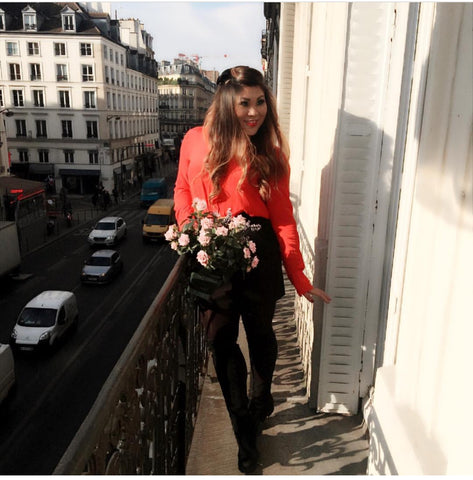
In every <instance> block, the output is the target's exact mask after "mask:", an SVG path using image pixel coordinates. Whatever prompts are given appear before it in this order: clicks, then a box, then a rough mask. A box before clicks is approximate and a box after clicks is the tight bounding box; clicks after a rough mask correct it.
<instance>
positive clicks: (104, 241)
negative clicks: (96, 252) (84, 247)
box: [87, 217, 127, 247]
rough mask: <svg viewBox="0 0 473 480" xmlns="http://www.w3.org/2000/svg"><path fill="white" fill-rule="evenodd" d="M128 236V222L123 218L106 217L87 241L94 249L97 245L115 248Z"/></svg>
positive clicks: (96, 226) (100, 221) (99, 222)
mask: <svg viewBox="0 0 473 480" xmlns="http://www.w3.org/2000/svg"><path fill="white" fill-rule="evenodd" d="M126 234H127V228H126V222H125V220H123V218H122V217H105V218H102V219H101V220H99V221H98V222H97V224H96V225H95V227H94V228H93V230H92V231H91V232H90V233H89V238H88V239H87V240H88V242H89V245H90V246H92V247H93V246H95V245H106V246H113V245H116V244H117V243H118V242H119V241H120V240H121V239H122V238H124V237H126Z"/></svg>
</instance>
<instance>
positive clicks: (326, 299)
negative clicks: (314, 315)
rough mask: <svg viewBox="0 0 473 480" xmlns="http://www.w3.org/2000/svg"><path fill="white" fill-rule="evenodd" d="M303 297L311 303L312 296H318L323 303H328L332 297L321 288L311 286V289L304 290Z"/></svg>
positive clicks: (312, 300)
mask: <svg viewBox="0 0 473 480" xmlns="http://www.w3.org/2000/svg"><path fill="white" fill-rule="evenodd" d="M304 297H305V298H307V300H309V302H312V303H314V297H319V298H320V299H321V300H322V301H323V302H325V303H330V302H331V301H332V299H331V298H330V297H329V296H328V295H327V294H326V293H325V292H324V291H323V290H321V289H320V288H315V287H314V288H312V290H309V291H308V292H305V293H304Z"/></svg>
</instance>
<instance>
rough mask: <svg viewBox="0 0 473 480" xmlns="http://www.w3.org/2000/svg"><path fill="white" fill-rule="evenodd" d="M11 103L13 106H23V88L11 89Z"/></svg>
mask: <svg viewBox="0 0 473 480" xmlns="http://www.w3.org/2000/svg"><path fill="white" fill-rule="evenodd" d="M12 96H13V105H14V106H15V107H24V106H25V101H24V99H23V90H12Z"/></svg>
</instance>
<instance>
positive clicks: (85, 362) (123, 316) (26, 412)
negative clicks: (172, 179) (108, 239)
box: [0, 201, 177, 475]
mask: <svg viewBox="0 0 473 480" xmlns="http://www.w3.org/2000/svg"><path fill="white" fill-rule="evenodd" d="M110 214H112V215H119V216H122V217H123V218H124V219H125V221H126V223H127V226H128V235H127V237H126V238H125V239H124V241H122V243H120V244H119V246H118V250H119V251H120V255H121V257H122V259H123V263H124V269H123V272H122V273H121V274H120V275H119V276H118V277H117V278H116V279H115V280H113V281H112V283H111V284H109V285H90V286H88V285H81V282H80V280H79V274H80V271H81V266H82V264H83V262H84V260H85V259H86V258H87V257H88V256H89V255H90V253H91V249H90V248H89V246H88V243H87V235H88V233H89V232H90V230H91V227H92V222H89V223H88V224H87V223H86V224H83V225H81V226H80V227H79V228H76V229H71V231H70V233H68V234H67V235H66V236H62V237H60V238H58V239H57V240H55V241H54V242H52V243H50V244H48V245H47V246H45V247H44V248H41V249H39V250H37V251H36V252H34V253H32V254H30V255H28V256H27V257H26V258H25V259H24V260H23V262H22V266H21V272H22V273H24V274H31V277H29V278H27V279H25V280H22V281H17V282H14V283H13V284H11V283H10V284H6V285H5V286H4V287H2V290H1V292H2V293H1V297H0V310H1V312H2V313H1V320H0V342H1V343H8V341H9V337H10V333H11V331H12V329H13V326H14V324H15V321H16V317H17V315H18V313H19V312H20V310H21V308H22V307H23V306H24V305H25V304H26V303H27V302H28V301H29V300H30V299H31V298H33V297H34V296H35V295H37V294H38V293H40V292H41V291H43V290H50V289H58V290H69V291H72V292H74V293H75V295H76V297H77V301H78V305H79V326H78V329H77V331H75V332H74V333H73V334H72V335H71V336H70V337H68V338H67V339H66V340H65V342H64V343H63V344H62V345H60V347H59V348H58V349H57V350H56V351H54V352H52V353H50V354H45V355H38V354H34V353H32V352H20V351H19V352H15V368H16V376H17V385H16V388H15V390H14V392H13V394H12V396H11V398H10V399H9V401H8V402H7V404H5V405H2V406H1V407H0V425H1V431H0V474H2V475H5V474H23V475H31V474H42V475H48V474H51V473H52V471H53V470H54V468H55V466H56V464H57V462H58V461H59V459H60V458H61V456H62V454H63V453H64V451H65V449H66V448H67V447H68V445H69V442H70V441H71V439H72V438H73V436H74V434H75V432H76V431H77V429H78V428H79V426H80V424H81V422H82V421H83V419H84V417H85V416H86V415H87V413H88V411H89V409H90V407H91V406H92V404H93V402H94V400H95V398H96V397H97V394H98V392H99V391H100V388H101V386H102V385H103V383H104V381H105V380H106V378H107V377H108V375H109V373H110V371H111V369H112V368H113V366H114V365H115V363H116V361H117V359H118V358H119V356H120V354H121V352H122V351H123V349H124V347H125V346H126V344H127V343H128V341H129V340H130V338H131V336H132V335H133V333H134V331H135V329H136V327H137V325H138V324H139V322H140V320H141V318H142V317H143V315H144V314H145V312H146V310H147V309H148V307H149V305H150V304H151V302H152V301H153V299H154V298H155V296H156V294H157V293H158V291H159V289H160V287H161V285H162V284H163V283H164V281H165V280H166V277H167V275H168V274H169V272H170V271H171V269H172V267H173V265H174V263H175V261H176V260H177V255H176V254H175V253H174V252H173V251H172V250H171V249H170V248H169V247H168V246H167V245H164V244H159V245H156V244H151V245H145V244H143V243H142V239H141V220H142V219H143V217H144V215H145V210H144V209H139V208H138V204H137V202H136V201H133V202H131V201H130V202H127V203H122V204H120V205H118V206H116V207H114V208H112V209H111V210H109V211H108V212H107V215H110ZM104 216H105V214H104Z"/></svg>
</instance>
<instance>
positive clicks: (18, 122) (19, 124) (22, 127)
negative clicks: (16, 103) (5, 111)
mask: <svg viewBox="0 0 473 480" xmlns="http://www.w3.org/2000/svg"><path fill="white" fill-rule="evenodd" d="M15 127H16V137H17V138H25V137H26V136H27V129H26V120H25V119H24V118H15Z"/></svg>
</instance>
